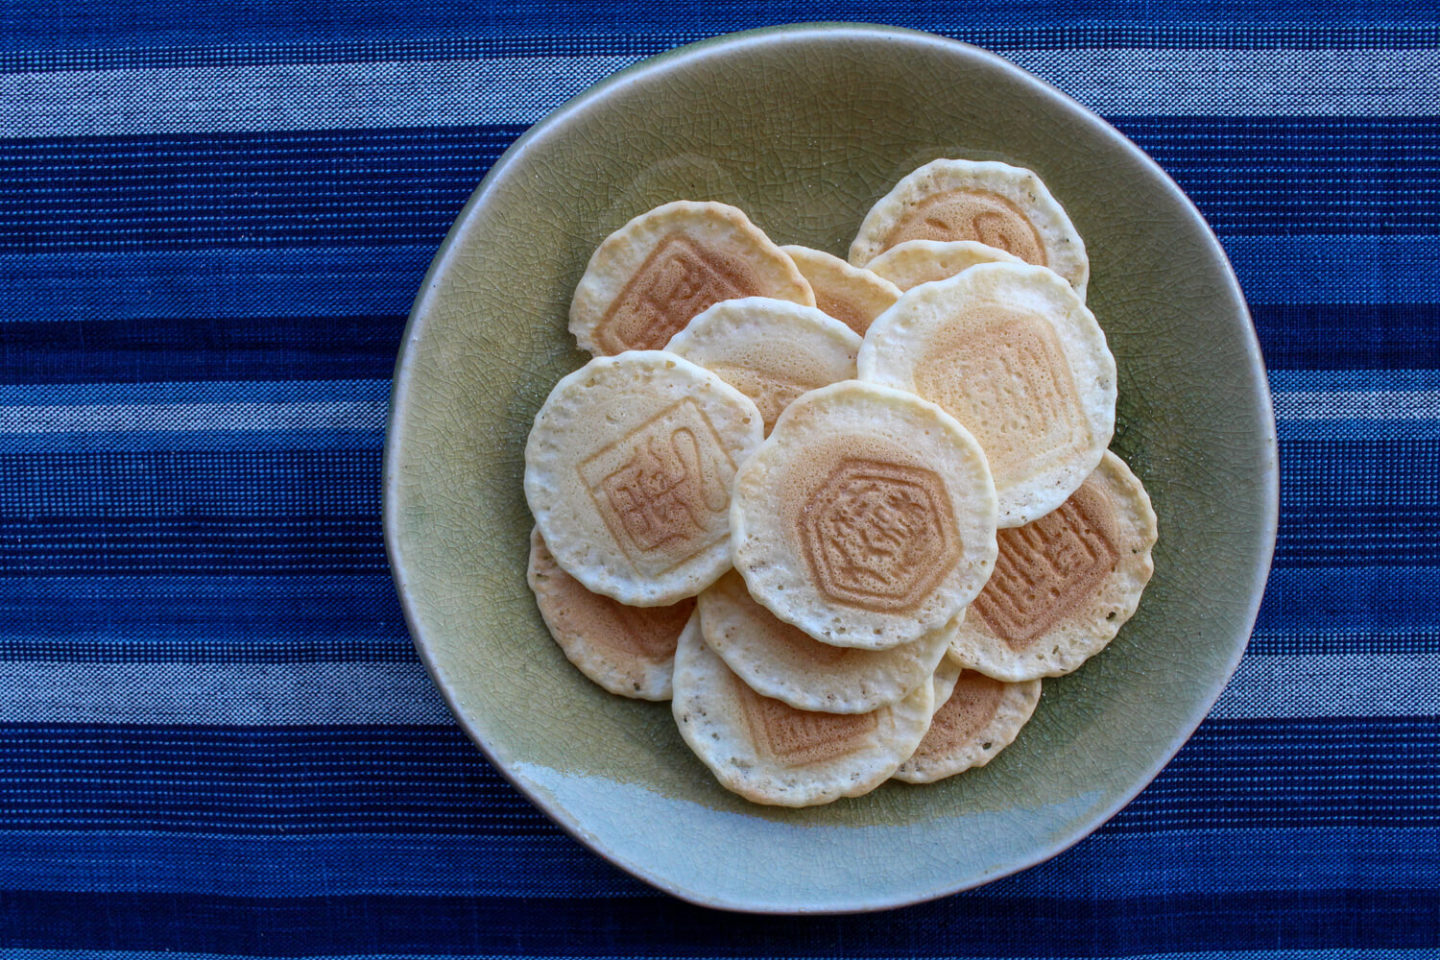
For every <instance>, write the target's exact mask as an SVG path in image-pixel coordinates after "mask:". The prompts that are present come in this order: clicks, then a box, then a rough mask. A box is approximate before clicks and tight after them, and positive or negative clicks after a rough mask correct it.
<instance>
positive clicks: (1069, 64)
mask: <svg viewBox="0 0 1440 960" xmlns="http://www.w3.org/2000/svg"><path fill="white" fill-rule="evenodd" d="M1006 57H1007V58H1008V59H1010V60H1012V61H1013V62H1015V63H1017V64H1019V65H1020V66H1022V67H1024V68H1026V69H1028V70H1030V71H1031V72H1033V73H1036V74H1038V75H1039V76H1040V77H1041V78H1043V79H1045V80H1048V81H1049V82H1050V83H1052V84H1054V85H1056V86H1057V87H1059V88H1060V89H1062V90H1064V91H1065V92H1066V93H1068V94H1070V95H1071V96H1072V97H1074V98H1075V99H1077V100H1079V101H1080V102H1081V103H1084V104H1086V105H1087V106H1089V107H1091V108H1092V109H1094V110H1097V111H1099V112H1101V113H1105V114H1111V115H1123V114H1132V115H1161V116H1177V115H1187V114H1188V115H1216V116H1250V115H1263V116H1424V115H1429V114H1433V113H1434V112H1435V110H1436V107H1437V104H1440V84H1437V82H1436V77H1437V76H1440V51H1437V50H1395V51H1384V50H1284V49H1282V50H1203V49H1202V50H1188V49H1187V50H1164V49H1161V50H1157V49H1136V48H1115V49H1085V50H1068V51H1066V50H1014V51H1009V52H1007V53H1006ZM637 59H639V58H637V57H631V56H570V57H518V58H506V59H499V60H483V59H482V60H417V61H381V62H367V63H323V64H268V65H259V66H226V67H180V68H174V67H172V68H155V69H125V70H85V71H59V72H43V73H14V74H5V75H0V137H45V136H114V135H123V134H127V133H203V132H232V131H266V130H273V131H280V130H304V129H325V128H375V127H396V126H453V125H468V124H480V123H519V124H526V123H533V122H535V121H536V120H538V119H540V118H541V117H542V116H544V115H545V114H546V113H548V112H549V111H550V110H552V109H554V108H555V107H556V106H558V105H559V104H560V103H562V102H564V101H565V100H566V99H568V98H570V97H572V96H574V95H575V94H577V93H579V92H581V91H582V90H584V89H585V88H587V87H589V86H590V85H591V84H593V83H595V82H596V81H598V80H600V79H601V78H603V77H606V76H608V75H610V74H611V73H614V72H615V71H616V70H619V69H620V68H622V67H624V66H627V65H628V64H630V63H633V62H634V61H635V60H637Z"/></svg>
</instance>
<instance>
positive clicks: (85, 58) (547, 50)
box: [0, 7, 1440, 73]
mask: <svg viewBox="0 0 1440 960" xmlns="http://www.w3.org/2000/svg"><path fill="white" fill-rule="evenodd" d="M905 13H906V10H904V9H897V8H894V7H887V9H886V10H885V15H884V16H883V17H880V16H870V17H866V16H860V17H857V18H853V19H856V20H859V21H862V22H873V23H884V24H894V25H899V26H906V25H908V26H911V27H912V28H916V29H922V30H929V31H930V32H936V33H940V34H942V35H944V36H950V37H953V38H955V39H958V40H964V41H965V42H967V43H973V44H976V45H978V46H982V47H986V48H988V49H991V50H996V51H998V52H1002V53H1003V52H1005V51H1009V50H1051V49H1055V50H1073V49H1084V48H1090V47H1099V48H1103V47H1128V48H1155V49H1211V48H1217V47H1218V48H1222V49H1263V48H1270V47H1279V48H1285V49H1292V50H1304V49H1326V50H1336V49H1339V50H1343V49H1359V50H1373V49H1377V48H1386V49H1392V50H1406V49H1424V48H1427V47H1434V46H1437V45H1440V29H1437V28H1436V27H1434V26H1428V25H1425V24H1419V23H1417V24H1404V23H1393V22H1392V23H1386V22H1376V23H1353V22H1350V23H1347V22H1333V23H1327V24H1326V25H1325V29H1323V30H1319V29H1316V28H1315V27H1313V26H1307V25H1304V24H1301V23H1285V22H1280V23H1265V22H1257V23H1250V24H1240V23H1230V22H1221V21H1214V22H1209V23H1198V22H1190V23H1187V22H1179V23H1166V22H1156V21H1155V20H1153V19H1149V20H1130V21H1125V20H1120V19H1118V18H1117V19H1115V20H1114V21H1112V22H1105V21H1095V22H1092V23H1063V22H1050V23H1045V22H1043V21H1041V22H1038V23H1035V24H1030V23H1024V22H1015V21H1013V20H1007V21H1005V22H1002V23H999V24H992V23H987V22H986V21H985V20H983V19H980V18H976V19H974V20H968V19H967V21H966V22H964V23H953V22H952V23H946V22H942V21H941V20H939V19H937V18H934V17H931V18H925V17H924V16H923V14H922V15H921V17H919V18H917V19H914V20H913V21H912V22H910V23H908V24H907V23H906V22H905V21H904V20H903V17H904V16H905ZM897 16H898V17H901V18H902V19H896V18H897ZM997 19H999V18H997ZM758 22H759V21H752V22H751V23H750V25H755V24H757V23H758ZM766 22H770V23H785V22H790V21H780V20H775V21H766ZM587 26H588V24H587ZM534 29H535V24H533V23H530V24H525V25H524V27H523V28H517V29H515V30H510V31H506V32H504V33H502V34H499V35H495V36H488V37H487V36H480V35H476V34H475V33H474V32H473V31H467V32H465V33H462V34H454V35H450V36H446V37H443V38H435V37H425V36H414V37H396V38H393V39H341V38H336V39H329V40H326V41H314V40H311V41H308V42H300V43H284V42H266V43H251V42H247V41H245V40H232V41H230V42H228V43H225V44H223V45H220V44H206V45H199V46H185V45H166V46H159V47H123V46H122V47H118V48H104V47H93V46H82V47H72V48H68V49H41V48H32V49H16V50H14V51H5V50H0V72H4V73H34V72H41V71H45V72H52V71H67V70H136V69H157V68H159V69H164V68H175V67H213V66H254V65H263V64H295V63H364V62H395V61H401V62H403V61H407V60H450V59H465V60H474V59H500V58H505V57H534V56H544V55H551V56H634V57H646V56H652V55H654V54H657V53H662V52H664V51H665V50H669V49H671V48H673V47H675V46H678V45H680V44H682V43H687V42H692V41H695V40H700V39H704V38H705V37H709V36H714V35H715V33H716V32H717V31H713V30H712V31H692V30H674V29H668V30H667V31H666V35H665V36H663V37H662V36H656V35H650V34H642V35H630V34H624V33H582V32H580V31H579V30H570V31H567V32H565V33H564V34H561V35H556V36H541V35H536V34H535V33H533V31H534Z"/></svg>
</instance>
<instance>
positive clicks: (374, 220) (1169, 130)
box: [0, 118, 1440, 253]
mask: <svg viewBox="0 0 1440 960" xmlns="http://www.w3.org/2000/svg"><path fill="white" fill-rule="evenodd" d="M1119 122H1120V125H1121V127H1122V129H1124V130H1125V131H1126V132H1127V133H1129V134H1130V135H1131V136H1132V137H1133V138H1134V139H1135V140H1136V142H1137V143H1138V144H1139V145H1140V146H1141V147H1142V148H1144V149H1146V150H1147V151H1149V152H1150V153H1151V155H1152V156H1154V157H1155V159H1156V160H1157V161H1158V162H1159V163H1160V164H1161V165H1162V166H1164V167H1165V168H1166V169H1167V170H1168V171H1169V172H1170V173H1171V174H1172V175H1173V176H1174V177H1175V179H1176V181H1177V182H1178V183H1179V184H1180V186H1181V187H1182V188H1184V189H1185V190H1186V191H1187V192H1188V193H1189V194H1190V196H1191V197H1192V199H1194V200H1195V202H1196V204H1197V205H1198V206H1199V207H1200V210H1201V212H1202V213H1204V214H1205V216H1206V217H1207V219H1208V220H1209V221H1210V223H1211V224H1212V226H1214V227H1215V228H1216V229H1217V230H1219V231H1221V232H1223V233H1226V234H1230V235H1288V234H1305V233H1328V232H1336V231H1342V232H1345V233H1348V234H1356V233H1371V234H1414V233H1440V121H1436V120H1430V119H1396V120H1353V121H1352V120H1328V121H1314V120H1310V121H1306V122H1297V121H1288V120H1268V119H1258V120H1257V119H1225V118H1121V119H1120V121H1119ZM522 129H523V128H521V127H514V126H494V127H489V126H487V127H474V128H461V129H453V128H447V129H392V130H380V131H377V130H364V131H325V132H300V133H233V134H206V135H175V136H165V137H127V138H100V139H95V140H84V139H81V140H73V139H63V140H33V141H32V140H20V141H9V142H3V143H0V252H12V253H26V252H29V253H42V252H55V251H60V250H92V249H98V248H103V247H105V246H107V245H113V244H117V243H124V244H132V245H133V244H142V245H144V246H145V247H146V248H147V249H159V250H178V249H186V248H189V247H196V246H204V247H209V246H213V245H216V244H223V245H226V246H255V245H260V244H276V243H283V244H290V245H296V246H305V245H313V244H317V243H325V244H347V245H357V244H359V245H370V244H377V243H378V244H386V243H389V244H395V243H408V244H413V243H438V242H439V240H440V238H441V237H442V236H443V235H444V233H445V230H446V229H447V228H448V227H449V224H450V222H451V220H453V218H454V216H455V214H456V212H457V211H458V210H459V208H460V206H461V204H462V203H463V202H464V200H465V198H466V197H467V196H469V194H470V192H471V190H473V189H474V187H475V184H476V183H477V182H478V181H479V180H480V178H481V177H482V176H483V175H484V173H485V171H486V170H488V169H489V167H490V165H491V164H492V163H493V162H494V161H495V159H496V158H497V157H498V156H499V154H500V153H501V152H502V151H503V150H504V149H505V147H506V146H508V145H509V144H510V142H511V141H512V140H514V138H515V137H516V136H518V135H519V133H520V132H521V130H522ZM1340 144H1344V146H1343V147H1342V146H1340ZM1062 200H1063V198H1062Z"/></svg>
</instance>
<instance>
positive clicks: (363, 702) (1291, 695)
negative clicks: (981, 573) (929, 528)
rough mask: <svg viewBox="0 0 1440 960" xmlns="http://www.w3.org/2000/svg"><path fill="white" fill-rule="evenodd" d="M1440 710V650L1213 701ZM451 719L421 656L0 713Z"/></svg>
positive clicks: (15, 681) (17, 697)
mask: <svg viewBox="0 0 1440 960" xmlns="http://www.w3.org/2000/svg"><path fill="white" fill-rule="evenodd" d="M575 682H576V683H583V682H584V680H583V679H582V678H581V677H580V676H579V675H578V674H577V675H576V677H575ZM1057 682H1059V683H1063V682H1064V681H1063V680H1062V681H1057ZM1436 714H1440V655H1435V654H1428V655H1425V654H1382V655H1374V654H1336V655H1295V656H1252V657H1246V658H1245V660H1243V661H1242V662H1241V664H1240V669H1239V670H1237V671H1236V673H1235V676H1234V677H1233V678H1232V679H1231V681H1230V685H1229V686H1228V687H1227V688H1226V690H1225V693H1224V694H1223V695H1222V696H1221V698H1220V701H1219V703H1217V704H1216V706H1215V710H1214V715H1215V716H1217V717H1226V718H1255V719H1264V718H1267V717H1284V718H1299V717H1411V716H1434V715H1436ZM450 722H452V718H451V715H450V713H449V712H448V710H447V709H446V707H445V705H444V703H443V701H442V700H441V698H440V694H439V692H438V691H437V690H436V688H435V685H434V684H433V683H432V682H431V681H430V677H429V675H428V674H426V673H425V670H424V668H423V667H421V666H420V665H419V664H409V663H400V664H392V663H380V664H375V663H303V664H213V663H119V664H115V663H57V662H29V661H16V662H9V663H0V723H92V724H105V723H115V724H177V725H186V724H224V725H231V726H250V725H254V726H286V725H325V724H376V725H396V726H404V725H412V724H443V723H450Z"/></svg>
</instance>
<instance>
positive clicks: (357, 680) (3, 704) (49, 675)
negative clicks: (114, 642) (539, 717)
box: [0, 661, 583, 727]
mask: <svg viewBox="0 0 1440 960" xmlns="http://www.w3.org/2000/svg"><path fill="white" fill-rule="evenodd" d="M577 679H578V678H577ZM582 682H583V681H582ZM454 722H455V720H454V717H453V716H452V715H451V713H450V711H449V709H448V708H447V707H446V706H445V704H444V702H443V701H442V700H441V698H440V694H439V691H438V690H437V689H436V687H435V684H434V683H433V682H432V681H431V680H430V676H429V674H427V673H426V672H425V668H424V667H422V666H421V665H420V664H418V663H353V662H351V663H238V664H237V663H69V662H59V663H46V662H35V661H11V662H3V661H0V723H86V724H122V725H123V724H147V725H181V726H184V725H190V726H237V727H244V726H258V727H276V726H313V725H328V724H346V725H366V726H431V725H437V724H438V725H448V724H453V723H454Z"/></svg>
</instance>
